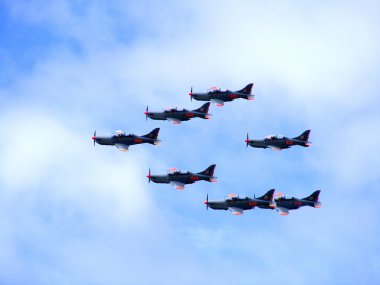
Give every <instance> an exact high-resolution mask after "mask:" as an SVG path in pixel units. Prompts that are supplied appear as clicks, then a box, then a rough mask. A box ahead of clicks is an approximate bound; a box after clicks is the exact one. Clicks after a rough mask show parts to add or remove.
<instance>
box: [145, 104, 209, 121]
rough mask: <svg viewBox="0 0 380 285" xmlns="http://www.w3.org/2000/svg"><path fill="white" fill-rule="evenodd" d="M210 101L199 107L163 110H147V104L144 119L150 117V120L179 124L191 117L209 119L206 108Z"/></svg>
mask: <svg viewBox="0 0 380 285" xmlns="http://www.w3.org/2000/svg"><path fill="white" fill-rule="evenodd" d="M209 107H210V103H206V104H204V105H202V106H201V107H200V108H198V109H195V110H193V111H191V110H186V109H183V110H177V108H171V109H167V110H165V111H163V112H149V111H148V106H147V107H146V111H145V113H144V114H145V116H146V119H148V117H149V118H151V119H152V120H168V121H169V122H171V123H173V124H177V125H178V124H180V123H181V122H182V121H189V120H190V119H192V118H202V119H209V118H211V115H210V114H208V109H209Z"/></svg>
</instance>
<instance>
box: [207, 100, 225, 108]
mask: <svg viewBox="0 0 380 285" xmlns="http://www.w3.org/2000/svg"><path fill="white" fill-rule="evenodd" d="M210 101H211V102H212V103H214V104H215V106H218V107H222V106H223V105H224V101H222V100H219V99H211V100H210Z"/></svg>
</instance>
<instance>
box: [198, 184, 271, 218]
mask: <svg viewBox="0 0 380 285" xmlns="http://www.w3.org/2000/svg"><path fill="white" fill-rule="evenodd" d="M274 191H275V190H274V189H271V190H269V191H268V192H267V193H265V194H264V195H263V196H261V197H259V198H256V197H255V196H254V198H253V199H252V198H249V197H239V196H238V195H236V194H229V195H228V196H227V198H226V199H224V201H209V200H208V195H207V198H206V201H205V202H204V203H205V204H206V209H208V208H209V207H210V208H211V209H214V210H230V211H231V212H232V214H234V215H242V214H243V211H244V210H251V209H253V208H255V207H259V208H262V209H273V208H275V207H276V203H274V202H273V193H274Z"/></svg>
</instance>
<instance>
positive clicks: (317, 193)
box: [302, 190, 321, 202]
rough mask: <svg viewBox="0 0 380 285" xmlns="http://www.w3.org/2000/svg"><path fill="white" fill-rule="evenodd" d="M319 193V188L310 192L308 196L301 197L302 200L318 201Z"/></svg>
mask: <svg viewBox="0 0 380 285" xmlns="http://www.w3.org/2000/svg"><path fill="white" fill-rule="evenodd" d="M319 193H321V190H317V191H314V192H313V194H311V195H310V196H308V197H305V198H303V199H302V200H306V201H311V202H318V199H319Z"/></svg>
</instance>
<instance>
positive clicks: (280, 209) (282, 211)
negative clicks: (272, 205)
mask: <svg viewBox="0 0 380 285" xmlns="http://www.w3.org/2000/svg"><path fill="white" fill-rule="evenodd" d="M276 210H277V212H278V213H279V214H280V215H281V216H287V215H289V209H287V208H283V207H277V208H276Z"/></svg>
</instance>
